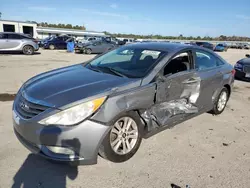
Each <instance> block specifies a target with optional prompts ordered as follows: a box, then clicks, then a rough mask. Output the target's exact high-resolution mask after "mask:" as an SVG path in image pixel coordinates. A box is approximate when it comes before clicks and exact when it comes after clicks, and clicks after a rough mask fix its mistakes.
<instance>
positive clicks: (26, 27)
mask: <svg viewBox="0 0 250 188" xmlns="http://www.w3.org/2000/svg"><path fill="white" fill-rule="evenodd" d="M0 32H16V33H24V34H27V35H30V36H31V37H33V38H37V39H44V38H47V37H49V36H53V35H57V36H58V35H65V34H66V35H69V36H74V37H77V38H86V37H106V36H107V35H105V33H103V32H95V31H85V30H78V29H64V28H51V27H40V26H38V25H37V23H34V22H24V21H14V20H0Z"/></svg>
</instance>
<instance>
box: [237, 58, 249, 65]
mask: <svg viewBox="0 0 250 188" xmlns="http://www.w3.org/2000/svg"><path fill="white" fill-rule="evenodd" d="M239 63H241V64H243V65H250V58H244V59H241V60H240V61H239Z"/></svg>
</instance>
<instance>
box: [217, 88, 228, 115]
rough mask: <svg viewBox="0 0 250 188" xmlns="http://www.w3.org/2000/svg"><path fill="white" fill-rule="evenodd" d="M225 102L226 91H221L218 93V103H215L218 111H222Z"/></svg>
mask: <svg viewBox="0 0 250 188" xmlns="http://www.w3.org/2000/svg"><path fill="white" fill-rule="evenodd" d="M226 103H227V92H225V91H223V92H222V93H221V94H220V98H219V100H218V104H217V109H218V111H222V110H223V109H224V108H225V106H226Z"/></svg>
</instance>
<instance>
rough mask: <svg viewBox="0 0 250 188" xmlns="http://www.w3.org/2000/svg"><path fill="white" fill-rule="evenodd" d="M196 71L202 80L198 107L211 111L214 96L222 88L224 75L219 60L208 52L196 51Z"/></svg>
mask: <svg viewBox="0 0 250 188" xmlns="http://www.w3.org/2000/svg"><path fill="white" fill-rule="evenodd" d="M194 57H195V58H194V60H195V61H194V63H195V70H196V71H197V74H198V75H199V77H200V78H201V88H200V91H201V93H200V97H199V99H198V100H197V104H198V106H200V108H201V109H203V110H211V109H212V107H213V102H212V101H213V100H212V99H213V95H214V94H215V92H216V90H217V89H218V88H219V87H221V84H222V81H223V75H222V73H221V71H220V69H218V68H217V58H216V57H215V56H214V55H213V54H212V53H209V52H207V51H203V50H200V49H199V50H195V51H194Z"/></svg>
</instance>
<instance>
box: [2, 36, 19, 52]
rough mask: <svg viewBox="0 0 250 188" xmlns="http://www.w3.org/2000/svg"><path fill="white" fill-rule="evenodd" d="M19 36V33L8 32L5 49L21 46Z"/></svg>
mask: <svg viewBox="0 0 250 188" xmlns="http://www.w3.org/2000/svg"><path fill="white" fill-rule="evenodd" d="M21 42H22V40H21V36H20V35H19V34H15V33H9V34H8V39H7V42H6V44H5V45H6V49H8V50H11V49H17V47H19V46H21Z"/></svg>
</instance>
